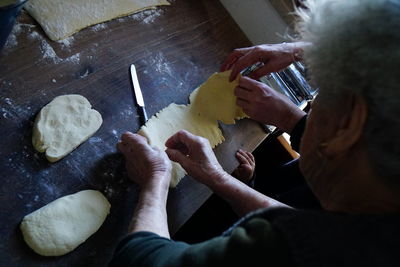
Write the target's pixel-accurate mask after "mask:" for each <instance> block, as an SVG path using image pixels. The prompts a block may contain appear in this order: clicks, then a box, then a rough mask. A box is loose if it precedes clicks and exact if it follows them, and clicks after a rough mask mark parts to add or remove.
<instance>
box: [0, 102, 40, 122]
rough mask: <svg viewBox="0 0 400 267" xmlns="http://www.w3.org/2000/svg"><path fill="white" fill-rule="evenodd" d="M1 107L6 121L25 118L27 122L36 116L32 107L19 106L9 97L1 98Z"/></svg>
mask: <svg viewBox="0 0 400 267" xmlns="http://www.w3.org/2000/svg"><path fill="white" fill-rule="evenodd" d="M0 105H1V108H0V114H1V116H2V117H3V118H4V119H16V118H23V119H24V120H26V119H29V118H30V117H32V116H33V115H34V114H33V112H32V110H31V107H30V106H28V105H17V104H15V103H14V101H13V100H12V99H11V98H9V97H1V98H0ZM16 121H19V120H16Z"/></svg>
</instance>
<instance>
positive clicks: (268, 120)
mask: <svg viewBox="0 0 400 267" xmlns="http://www.w3.org/2000/svg"><path fill="white" fill-rule="evenodd" d="M305 45H308V44H306V43H282V44H274V45H259V46H254V47H247V48H239V49H236V50H234V51H233V52H232V53H231V54H230V55H229V56H228V57H227V59H226V60H225V62H224V63H223V64H222V66H221V71H227V70H230V69H231V70H232V73H231V76H230V81H233V80H234V79H235V78H236V77H237V75H239V73H240V72H241V71H242V70H243V69H244V68H246V67H249V66H251V65H253V64H255V63H263V65H262V66H261V67H260V68H259V69H257V70H256V71H254V72H253V73H252V74H251V75H250V76H249V77H241V78H240V80H239V86H238V87H236V88H235V95H236V97H237V102H236V103H237V105H238V106H239V107H241V108H242V109H243V111H244V112H245V113H246V114H247V115H248V116H249V117H250V118H252V119H254V120H256V121H258V122H261V123H263V124H269V125H274V126H277V127H278V128H280V129H281V130H283V131H285V132H289V133H290V132H291V131H292V130H293V128H294V126H295V125H296V124H297V122H298V121H299V120H300V119H301V118H302V117H303V116H304V115H305V113H304V112H303V111H302V110H300V109H299V108H298V107H297V106H296V105H295V104H294V103H292V101H290V100H289V99H288V98H287V97H286V96H284V95H282V94H280V93H278V92H276V91H275V90H273V89H272V88H270V87H268V86H267V85H266V84H264V83H261V82H258V81H257V80H256V79H259V78H260V77H262V76H265V75H267V74H269V73H271V72H278V71H281V70H283V69H285V68H287V67H288V66H289V65H290V64H292V63H293V62H294V61H296V60H297V59H298V57H299V54H300V53H301V51H302V50H301V48H302V47H304V46H305Z"/></svg>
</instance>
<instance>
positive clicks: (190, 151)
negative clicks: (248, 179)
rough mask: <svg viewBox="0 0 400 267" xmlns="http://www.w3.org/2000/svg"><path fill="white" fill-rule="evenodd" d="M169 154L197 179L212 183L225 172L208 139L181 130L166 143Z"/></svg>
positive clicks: (206, 183)
mask: <svg viewBox="0 0 400 267" xmlns="http://www.w3.org/2000/svg"><path fill="white" fill-rule="evenodd" d="M165 145H166V147H167V150H166V152H167V154H168V156H169V158H170V159H171V160H172V161H175V162H178V163H179V164H181V166H182V167H183V168H184V169H185V170H186V171H187V173H188V174H189V175H190V176H191V177H192V178H194V179H196V180H197V181H199V182H201V183H203V184H205V185H210V183H213V182H215V180H214V179H217V177H219V176H220V174H222V173H224V170H223V169H222V167H221V165H220V164H219V163H218V160H217V158H216V157H215V154H214V152H213V150H212V148H211V146H210V143H209V141H208V140H207V139H205V138H203V137H200V136H196V135H193V134H191V133H190V132H188V131H185V130H181V131H179V132H177V133H176V134H174V135H173V136H171V137H170V138H169V139H168V140H167V142H166V143H165Z"/></svg>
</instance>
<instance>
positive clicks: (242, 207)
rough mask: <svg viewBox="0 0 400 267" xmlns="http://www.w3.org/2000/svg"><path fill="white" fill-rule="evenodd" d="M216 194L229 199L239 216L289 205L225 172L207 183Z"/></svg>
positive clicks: (226, 199)
mask: <svg viewBox="0 0 400 267" xmlns="http://www.w3.org/2000/svg"><path fill="white" fill-rule="evenodd" d="M207 186H208V187H209V188H210V189H211V190H212V191H213V192H214V193H215V194H217V195H218V196H220V197H221V198H223V199H224V200H225V201H227V202H228V203H229V204H230V206H231V207H232V209H233V210H234V211H235V212H236V214H238V215H239V216H243V215H245V214H247V213H249V212H251V211H254V210H257V209H260V208H268V207H278V206H282V207H287V205H285V204H283V203H281V202H279V201H276V200H275V199H273V198H270V197H268V196H266V195H263V194H261V193H260V192H258V191H256V190H254V189H253V188H251V187H249V186H247V185H246V184H244V183H242V182H241V181H239V180H237V179H235V178H234V177H232V176H230V175H229V174H228V173H226V172H224V173H221V174H219V175H218V177H215V178H213V179H212V182H210V183H209V184H208V185H207Z"/></svg>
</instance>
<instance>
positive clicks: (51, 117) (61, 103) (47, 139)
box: [32, 95, 103, 162]
mask: <svg viewBox="0 0 400 267" xmlns="http://www.w3.org/2000/svg"><path fill="white" fill-rule="evenodd" d="M102 122H103V120H102V118H101V115H100V113H99V112H97V111H96V110H94V109H92V105H91V104H90V103H89V101H88V100H87V99H86V98H85V97H83V96H81V95H62V96H58V97H56V98H54V99H53V100H52V101H51V102H50V103H49V104H47V105H46V106H45V107H43V108H42V110H41V111H40V112H39V114H38V115H37V117H36V120H35V124H34V127H33V136H32V143H33V146H34V147H35V149H36V150H37V151H39V152H46V158H47V159H48V160H49V161H50V162H55V161H58V160H60V159H61V158H63V157H65V156H66V155H67V154H68V153H70V152H71V151H72V150H74V149H75V148H76V147H77V146H79V145H80V144H81V143H83V142H84V141H86V140H87V139H88V138H89V137H91V136H92V135H93V134H94V133H95V132H96V131H97V130H98V129H99V128H100V126H101V124H102Z"/></svg>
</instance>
